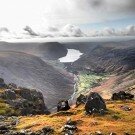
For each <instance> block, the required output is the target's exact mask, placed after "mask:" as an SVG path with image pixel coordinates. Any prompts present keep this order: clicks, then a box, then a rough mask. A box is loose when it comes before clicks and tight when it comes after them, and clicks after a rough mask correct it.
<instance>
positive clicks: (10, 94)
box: [4, 89, 16, 100]
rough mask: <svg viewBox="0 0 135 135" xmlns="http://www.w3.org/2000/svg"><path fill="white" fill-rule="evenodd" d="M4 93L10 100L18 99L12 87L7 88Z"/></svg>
mask: <svg viewBox="0 0 135 135" xmlns="http://www.w3.org/2000/svg"><path fill="white" fill-rule="evenodd" d="M4 94H5V98H6V99H8V100H15V99H16V94H15V92H14V91H13V90H11V89H6V90H5V93H4Z"/></svg>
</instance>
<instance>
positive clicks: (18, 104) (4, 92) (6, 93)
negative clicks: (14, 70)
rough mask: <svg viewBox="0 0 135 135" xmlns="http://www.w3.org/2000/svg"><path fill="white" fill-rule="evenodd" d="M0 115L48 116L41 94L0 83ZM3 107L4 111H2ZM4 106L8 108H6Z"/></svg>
mask: <svg viewBox="0 0 135 135" xmlns="http://www.w3.org/2000/svg"><path fill="white" fill-rule="evenodd" d="M0 84H1V87H0V104H2V105H3V106H0V109H1V110H3V112H2V111H0V114H2V115H28V114H48V113H49V111H48V110H47V108H46V106H45V103H44V98H43V95H42V93H41V92H38V91H36V90H32V89H27V88H22V87H18V88H17V86H16V85H15V84H9V85H6V84H5V83H4V80H2V79H1V81H0ZM4 106H5V109H4ZM6 106H8V107H7V108H6Z"/></svg>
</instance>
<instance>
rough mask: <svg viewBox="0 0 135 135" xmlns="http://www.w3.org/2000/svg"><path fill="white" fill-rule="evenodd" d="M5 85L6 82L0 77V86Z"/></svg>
mask: <svg viewBox="0 0 135 135" xmlns="http://www.w3.org/2000/svg"><path fill="white" fill-rule="evenodd" d="M5 86H6V84H5V82H4V79H2V78H0V88H3V87H5Z"/></svg>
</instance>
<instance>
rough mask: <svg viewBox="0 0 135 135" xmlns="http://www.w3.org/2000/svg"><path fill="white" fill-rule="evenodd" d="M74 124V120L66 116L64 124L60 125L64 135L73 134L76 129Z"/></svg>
mask: <svg viewBox="0 0 135 135" xmlns="http://www.w3.org/2000/svg"><path fill="white" fill-rule="evenodd" d="M76 124H77V123H76V122H75V121H72V120H71V119H70V118H68V120H67V122H66V124H65V125H64V126H63V127H62V132H64V133H65V135H66V134H67V135H73V134H74V133H75V132H76V131H77V130H78V129H77V126H76Z"/></svg>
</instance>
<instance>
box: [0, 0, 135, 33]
mask: <svg viewBox="0 0 135 135" xmlns="http://www.w3.org/2000/svg"><path fill="white" fill-rule="evenodd" d="M134 24H135V0H0V28H3V27H4V29H5V28H7V29H12V30H14V31H19V30H25V31H27V29H23V28H25V27H26V26H29V27H30V28H31V29H32V30H33V29H34V31H33V32H37V31H38V32H39V31H40V32H42V33H44V31H45V30H46V29H48V31H49V30H50V31H53V32H54V31H57V30H58V29H60V28H62V27H64V28H63V29H64V30H65V29H66V30H68V32H70V31H72V30H71V29H74V28H73V27H72V26H71V25H73V26H75V32H73V33H72V34H71V35H74V34H76V31H77V34H78V33H81V32H80V31H79V28H78V27H80V29H81V30H82V31H83V32H87V33H89V31H90V30H100V29H105V28H106V27H109V28H115V29H119V28H124V29H125V28H126V27H128V26H129V25H130V26H131V25H132V26H134ZM67 26H68V27H67ZM76 26H78V27H76ZM65 27H66V28H65ZM63 29H62V31H63ZM1 31H3V30H1ZM6 32H7V30H6ZM27 32H28V33H29V31H27ZM30 33H31V32H30ZM35 34H36V33H35ZM64 34H65V33H64ZM66 34H67V33H66ZM66 34H65V35H66ZM61 35H63V33H62V34H61ZM67 35H68V34H67ZM81 35H83V34H82V33H81Z"/></svg>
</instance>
